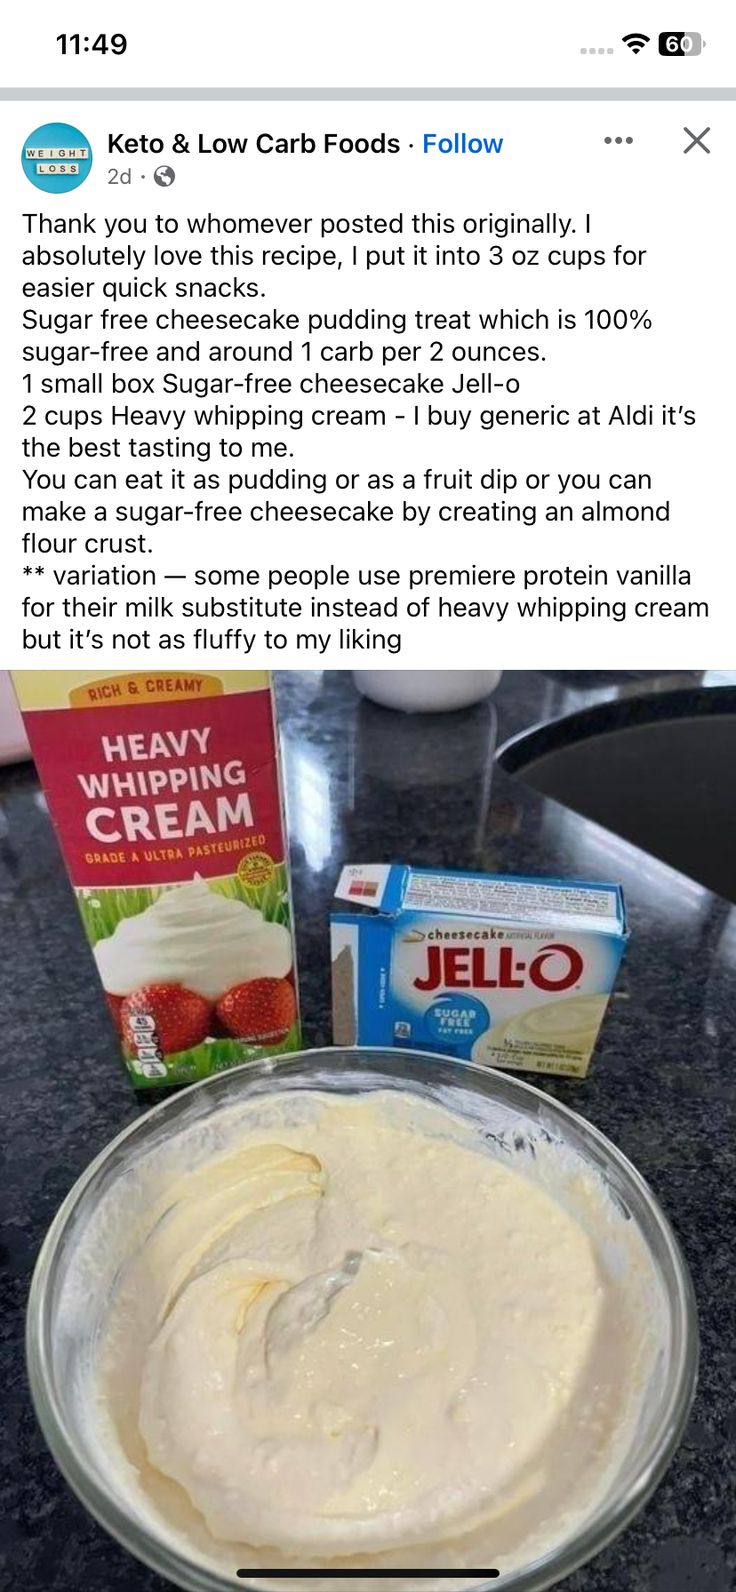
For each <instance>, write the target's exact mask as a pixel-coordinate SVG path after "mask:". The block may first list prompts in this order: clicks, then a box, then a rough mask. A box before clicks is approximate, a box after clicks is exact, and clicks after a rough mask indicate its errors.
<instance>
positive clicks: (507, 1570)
mask: <svg viewBox="0 0 736 1592" xmlns="http://www.w3.org/2000/svg"><path fill="white" fill-rule="evenodd" d="M28 1347H29V1367H30V1375H31V1382H32V1388H33V1394H34V1400H35V1403H36V1407H37V1411H38V1414H39V1418H40V1420H41V1424H42V1426H43V1429H44V1432H45V1435H46V1437H47V1440H48V1442H49V1445H50V1447H51V1449H52V1451H53V1453H54V1455H55V1457H56V1459H57V1461H58V1463H59V1465H60V1466H61V1469H62V1470H63V1472H64V1474H65V1475H66V1477H67V1479H68V1480H69V1482H70V1483H71V1485H72V1486H73V1487H74V1489H75V1490H76V1491H77V1493H78V1494H79V1496H80V1497H81V1498H82V1499H83V1501H84V1502H85V1503H86V1504H87V1506H88V1508H89V1509H90V1510H91V1511H92V1513H93V1514H94V1515H95V1516H96V1517H97V1518H98V1519H99V1520H100V1521H101V1522H102V1523H103V1524H104V1525H105V1526H106V1527H107V1528H108V1530H110V1531H111V1532H112V1533H113V1534H114V1535H115V1536H116V1537H117V1538H118V1539H119V1540H120V1541H122V1542H123V1543H124V1544H125V1545H126V1546H127V1547H128V1548H129V1549H130V1550H131V1551H132V1552H133V1553H135V1554H137V1555H138V1556H139V1557H140V1558H141V1559H143V1560H144V1561H145V1562H146V1563H148V1564H149V1565H152V1566H153V1567H154V1568H155V1569H157V1570H158V1571H159V1572H161V1573H162V1574H163V1575H165V1576H168V1578H169V1579H170V1580H171V1581H173V1582H174V1583H175V1584H177V1585H179V1586H182V1587H186V1588H193V1589H198V1588H201V1589H211V1592H216V1589H220V1588H224V1587H227V1586H231V1587H232V1586H234V1585H238V1584H240V1585H242V1584H243V1583H244V1581H245V1582H250V1583H251V1584H253V1585H263V1586H269V1585H273V1586H279V1585H283V1584H284V1583H283V1581H279V1572H282V1573H283V1572H287V1571H288V1572H289V1585H299V1584H300V1581H299V1576H298V1574H297V1573H296V1572H298V1571H299V1570H305V1571H307V1570H309V1571H310V1572H311V1574H310V1576H309V1578H306V1577H305V1579H304V1585H305V1586H313V1585H314V1584H315V1582H316V1583H317V1584H318V1585H324V1587H328V1586H329V1587H333V1588H334V1587H341V1586H344V1587H348V1586H351V1587H354V1586H355V1585H356V1584H357V1585H358V1586H360V1585H362V1584H363V1582H364V1583H365V1585H366V1586H371V1585H377V1584H378V1582H377V1580H376V1576H377V1574H378V1573H379V1572H380V1575H381V1578H382V1580H386V1579H387V1581H388V1585H389V1586H390V1585H392V1584H394V1585H396V1586H397V1587H398V1586H402V1587H409V1586H411V1585H412V1584H416V1585H417V1586H418V1585H420V1584H421V1585H422V1586H427V1585H432V1584H433V1578H432V1574H431V1572H432V1571H436V1572H437V1583H436V1584H437V1585H438V1586H439V1585H443V1586H448V1585H450V1586H456V1587H458V1588H464V1587H477V1586H482V1585H485V1584H486V1582H488V1583H489V1584H490V1580H491V1572H492V1571H493V1572H495V1571H498V1576H499V1579H500V1581H501V1584H504V1583H505V1584H506V1585H508V1586H513V1587H515V1588H518V1589H522V1588H525V1589H528V1592H531V1589H539V1588H542V1587H545V1586H549V1585H551V1584H553V1583H554V1582H555V1581H557V1580H559V1579H560V1578H561V1577H562V1576H564V1575H566V1574H568V1573H569V1572H570V1571H571V1570H572V1569H573V1568H574V1567H575V1566H576V1565H578V1564H580V1563H582V1562H583V1561H584V1560H585V1559H587V1558H589V1557H590V1556H591V1555H592V1554H593V1553H595V1552H596V1551H597V1550H598V1549H599V1548H600V1547H601V1546H603V1545H604V1544H605V1543H606V1542H608V1541H609V1540H610V1539H611V1538H612V1537H613V1536H615V1535H616V1534H617V1533H618V1532H619V1531H620V1530H621V1529H622V1528H623V1527H624V1525H625V1524H626V1523H627V1521H628V1520H629V1519H630V1518H631V1516H632V1515H633V1514H634V1513H635V1512H636V1510H637V1509H638V1508H640V1507H641V1505H642V1503H643V1502H644V1500H645V1499H646V1497H647V1496H648V1495H649V1493H650V1492H651V1490H652V1488H653V1487H654V1486H655V1485H656V1483H657V1481H658V1479H659V1477H660V1476H661V1474H662V1472H663V1470H664V1468H665V1466H666V1464H667V1462H668V1460H669V1459H670V1457H671V1455H672V1453H673V1451H674V1448H675V1447H676V1444H677V1442H678V1440H679V1437H680V1435H681V1432H682V1429H683V1425H684V1422H685V1419H686V1416H687V1412H688V1409H689V1405H690V1401H691V1398H692V1393H693V1388H694V1381H695V1368H696V1359H697V1328H696V1319H695V1310H694V1304H693V1299H692V1293H691V1288H690V1284H689V1280H688V1276H687V1272H686V1269H685V1266H684V1264H683V1261H682V1258H681V1256H680V1253H679V1250H678V1248H677V1245H676V1242H675V1240H674V1238H673V1236H672V1234H671V1232H670V1229H669V1227H668V1224H667V1222H666V1220H665V1218H664V1217H663V1215H662V1213H661V1212H660V1210H659V1208H658V1206H657V1205H656V1202H655V1201H654V1198H653V1196H652V1194H651V1193H650V1191H649V1190H648V1188H647V1186H646V1185H645V1184H644V1182H643V1181H642V1179H641V1178H640V1177H639V1176H638V1174H637V1173H636V1172H635V1170H634V1169H633V1167H631V1166H630V1165H629V1163H628V1162H626V1160H625V1159H624V1158H623V1157H622V1156H621V1155H620V1154H619V1153H618V1151H616V1149H615V1148H614V1147H613V1146H612V1145H611V1144H610V1143H609V1142H608V1141H607V1140H605V1139H604V1138H603V1137H602V1136H601V1135H600V1134H598V1133H597V1132H596V1131H595V1130H594V1129H593V1128H591V1127H590V1126H589V1125H588V1124H587V1123H585V1122H584V1121H583V1120H582V1119H580V1118H578V1117H576V1116H574V1115H573V1114H572V1113H571V1112H569V1111H567V1110H566V1109H565V1108H564V1107H562V1106H560V1105H558V1104H557V1103H556V1102H555V1101H553V1100H551V1099H548V1098H547V1097H546V1096H545V1095H543V1094H541V1093H540V1092H539V1091H537V1090H535V1089H533V1088H531V1087H530V1086H529V1085H526V1084H523V1083H521V1082H519V1081H518V1080H516V1079H512V1078H509V1077H507V1076H505V1075H499V1074H494V1073H491V1072H488V1071H485V1070H481V1069H479V1068H475V1067H472V1066H468V1065H467V1064H464V1063H460V1062H455V1061H448V1060H447V1059H446V1058H441V1057H437V1058H434V1057H433V1058H431V1064H428V1058H427V1057H416V1056H410V1055H408V1054H404V1053H399V1052H396V1051H392V1052H391V1053H390V1054H384V1053H381V1052H376V1051H366V1052H360V1051H350V1052H339V1051H323V1052H312V1053H311V1054H307V1055H304V1056H295V1057H285V1058H284V1059H283V1060H281V1061H277V1062H274V1061H273V1060H267V1061H261V1062H254V1063H252V1064H248V1065H246V1066H245V1067H241V1068H239V1069H237V1070H236V1071H234V1072H232V1073H228V1074H224V1075H221V1076H218V1077H213V1078H211V1079H208V1080H206V1081H205V1082H204V1083H202V1084H199V1085H197V1086H195V1087H194V1088H193V1089H191V1090H189V1091H188V1092H187V1093H186V1094H185V1095H182V1096H178V1097H176V1098H174V1099H172V1100H170V1101H167V1102H166V1104H165V1105H164V1106H162V1107H159V1108H157V1109H156V1110H154V1111H152V1112H151V1113H150V1114H149V1115H148V1116H147V1117H145V1118H144V1119H142V1120H141V1121H140V1122H138V1123H136V1124H135V1125H134V1126H133V1127H132V1128H129V1129H128V1130H127V1131H126V1132H125V1133H123V1134H122V1135H120V1137H119V1138H118V1139H117V1140H115V1141H114V1143H113V1144H112V1145H111V1146H109V1148H108V1149H107V1150H106V1151H104V1152H103V1154H102V1155H101V1156H99V1157H98V1159H97V1161H95V1162H94V1163H93V1165H92V1166H91V1167H90V1169H89V1171H88V1172H87V1173H86V1174H85V1176H84V1177H83V1178H82V1179H80V1181H79V1183H78V1184H77V1185H76V1186H75V1188H74V1189H73V1190H72V1192H71V1194H70V1195H69V1197H68V1199H67V1201H66V1202H65V1204H64V1206H62V1208H61V1210H60V1212H59V1214H58V1216H57V1218H56V1220H55V1222H54V1224H53V1226H52V1228H51V1231H50V1233H49V1235H48V1238H47V1240H46V1244H45V1246H44V1249H43V1251H42V1254H41V1257H40V1260H39V1263H38V1267H37V1271H36V1275H35V1278H34V1283H33V1289H32V1296H31V1302H30V1307H29V1337H28ZM319 1571H324V1576H323V1577H321V1576H320V1575H319V1573H318V1572H319ZM341 1572H343V1573H344V1574H343V1575H341ZM348 1572H349V1576H348ZM412 1572H422V1575H421V1581H420V1579H419V1575H418V1574H415V1575H414V1577H413V1575H412ZM440 1572H442V1578H440ZM448 1573H449V1574H450V1576H451V1578H450V1579H449V1580H448V1579H447V1576H448ZM495 1579H496V1577H495V1575H494V1578H493V1580H494V1584H495Z"/></svg>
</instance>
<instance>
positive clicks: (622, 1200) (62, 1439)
mask: <svg viewBox="0 0 736 1592" xmlns="http://www.w3.org/2000/svg"><path fill="white" fill-rule="evenodd" d="M376 1088H381V1089H400V1090H402V1091H407V1090H408V1091H414V1092H419V1093H420V1094H421V1095H422V1096H423V1097H424V1098H429V1099H437V1100H439V1101H440V1102H441V1103H442V1104H444V1105H445V1106H447V1107H449V1108H450V1109H452V1110H454V1111H455V1112H460V1113H461V1114H464V1115H467V1116H470V1117H471V1118H472V1119H473V1120H474V1121H475V1122H476V1123H477V1122H479V1121H480V1122H481V1123H482V1127H483V1131H484V1133H485V1134H486V1137H487V1142H488V1148H489V1153H491V1154H495V1155H497V1156H500V1157H502V1158H504V1159H506V1160H507V1161H508V1160H509V1158H510V1164H514V1161H515V1162H516V1163H517V1164H518V1166H519V1169H520V1170H524V1163H526V1168H527V1169H531V1167H532V1166H533V1163H534V1161H535V1159H536V1156H537V1151H538V1150H539V1151H540V1152H541V1151H542V1149H543V1147H546V1146H548V1145H549V1144H550V1142H551V1141H552V1143H553V1144H555V1145H561V1146H562V1147H563V1149H564V1154H565V1155H566V1156H567V1157H570V1156H572V1157H578V1158H579V1159H580V1160H581V1161H582V1162H583V1163H584V1166H585V1168H587V1169H592V1170H593V1172H594V1173H596V1174H597V1175H598V1176H599V1177H600V1178H602V1179H603V1181H604V1183H605V1185H606V1187H607V1190H608V1192H609V1194H610V1197H611V1199H612V1201H613V1204H614V1206H615V1208H616V1209H617V1211H618V1212H619V1213H620V1216H621V1220H622V1222H623V1221H633V1222H635V1223H636V1224H637V1226H638V1229H639V1233H640V1235H641V1237H642V1239H643V1242H644V1244H645V1246H646V1250H647V1252H648V1257H649V1261H650V1263H651V1267H652V1270H653V1272H654V1274H655V1275H656V1279H657V1282H658V1286H659V1290H660V1291H661V1295H662V1299H663V1301H664V1312H663V1341H662V1347H661V1351H660V1353H659V1355H658V1357H657V1363H656V1366H655V1369H654V1371H653V1373H652V1375H651V1376H650V1379H649V1382H648V1384H647V1387H646V1390H645V1392H644V1393H643V1396H642V1407H641V1411H640V1415H639V1419H638V1422H637V1423H636V1427H635V1430H634V1432H633V1435H632V1438H631V1442H630V1445H629V1448H628V1450H627V1452H626V1453H625V1456H624V1458H623V1459H622V1461H621V1463H620V1465H619V1468H618V1471H617V1472H616V1474H615V1476H614V1477H613V1480H612V1481H611V1483H610V1485H609V1487H608V1491H607V1493H606V1495H605V1497H604V1498H603V1499H602V1500H600V1502H599V1503H598V1505H597V1506H596V1508H595V1509H594V1511H593V1512H592V1513H591V1514H590V1515H589V1516H588V1517H587V1518H586V1519H585V1520H584V1521H583V1522H582V1524H581V1525H580V1526H579V1527H578V1528H577V1530H576V1531H575V1533H574V1534H573V1535H572V1536H570V1537H568V1539H567V1540H565V1541H564V1542H562V1543H561V1544H560V1545H559V1546H558V1547H556V1548H555V1549H554V1550H553V1551H552V1552H551V1553H548V1554H546V1555H545V1556H544V1557H543V1558H540V1559H537V1560H535V1561H534V1562H533V1563H531V1564H529V1565H526V1566H524V1568H522V1569H518V1570H513V1571H510V1572H508V1573H504V1575H503V1577H502V1582H503V1586H504V1588H506V1589H508V1592H511V1589H512V1588H513V1592H541V1589H542V1588H544V1587H549V1586H552V1585H554V1583H555V1582H557V1581H559V1580H561V1579H562V1578H563V1577H564V1576H566V1575H569V1574H570V1573H571V1571H573V1570H574V1569H576V1568H577V1567H578V1566H579V1565H581V1564H583V1563H584V1562H585V1561H586V1560H588V1559H590V1558H591V1557H592V1556H593V1555H594V1554H596V1553H598V1552H599V1551H600V1549H601V1548H603V1547H604V1546H605V1545H606V1544H607V1543H609V1542H611V1541H612V1539H613V1538H614V1537H616V1536H618V1534H619V1533H620V1532H621V1531H622V1530H623V1529H624V1527H625V1526H626V1525H627V1524H628V1523H629V1521H630V1520H631V1519H632V1518H633V1516H634V1515H635V1514H636V1513H637V1511H638V1510H640V1509H641V1508H642V1506H643V1504H644V1503H645V1502H646V1500H647V1498H648V1497H649V1496H650V1494H651V1493H652V1492H653V1490H654V1488H655V1487H656V1486H657V1483H658V1482H659V1480H660V1478H661V1476H662V1475H663V1473H664V1470H665V1469H666V1467H667V1465H668V1464H669V1462H670V1460H671V1458H672V1456H673V1454H674V1452H675V1449H676V1447H677V1444H678V1442H679V1440H680V1437H681V1435H682V1432H683V1428H684V1426H685V1422H686V1419H687V1416H688V1412H689V1409H690V1405H691V1402H692V1398H693V1393H694V1389H695V1381H696V1374H697V1358H698V1331H697V1314H696V1307H695V1300H694V1296H693V1290H692V1285H691V1282H690V1278H689V1275H688V1271H687V1267H686V1265H685V1263H684V1261H683V1258H682V1255H681V1253H680V1250H679V1247H678V1245H677V1242H676V1239H675V1237H674V1235H673V1233H672V1231H671V1228H670V1226H669V1223H668V1222H667V1220H666V1218H665V1216H664V1215H663V1213H662V1211H661V1210H660V1207H659V1205H658V1204H657V1201H656V1200H655V1198H654V1195H653V1194H652V1192H651V1190H650V1189H649V1188H648V1186H647V1184H646V1183H645V1182H644V1180H643V1178H642V1177H640V1175H639V1173H638V1172H637V1171H636V1169H635V1168H634V1167H633V1166H632V1165H631V1163H630V1162H629V1161H627V1160H626V1158H625V1156H623V1155H622V1154H621V1153H620V1151H619V1150H617V1149H616V1147H615V1146H614V1145H613V1144H611V1143H610V1141H609V1140H608V1139H606V1138H604V1136H603V1134H601V1133H599V1132H598V1131H597V1130H596V1129H595V1128H594V1127H592V1126H591V1125H590V1123H588V1122H586V1121H585V1120H584V1119H583V1118H582V1117H579V1116H577V1115H576V1114H575V1113H574V1112H572V1111H569V1110H568V1109H567V1108H566V1107H565V1106H562V1105H559V1104H558V1103H557V1101H555V1100H552V1099H550V1098H549V1096H547V1095H545V1094H543V1093H542V1092H541V1091H540V1090H538V1089H535V1088H533V1087H532V1086H531V1085H530V1084H527V1083H522V1082H521V1081H520V1080H519V1079H518V1078H515V1077H511V1076H509V1075H508V1074H505V1073H500V1072H491V1071H486V1070H484V1069H481V1068H479V1067H474V1066H472V1065H470V1064H469V1063H465V1062H459V1061H450V1060H448V1059H447V1058H445V1057H442V1056H437V1057H434V1056H429V1055H424V1056H417V1055H416V1054H411V1053H409V1052H403V1051H399V1050H392V1051H381V1050H378V1049H365V1050H362V1049H361V1050H345V1051H341V1050H318V1051H310V1052H305V1053H303V1054H301V1055H291V1056H286V1057H283V1058H277V1059H273V1058H269V1059H267V1060H265V1061H261V1062H248V1063H246V1064H245V1065H244V1066H241V1067H238V1068H235V1069H234V1070H233V1071H231V1072H225V1073H219V1074H217V1075H216V1076H215V1077H213V1078H208V1079H206V1080H205V1081H204V1082H202V1083H199V1084H196V1085H194V1086H193V1087H191V1088H189V1089H187V1090H186V1091H184V1092H183V1093H180V1094H176V1095H174V1096H172V1098H171V1099H170V1100H167V1101H165V1102H164V1104H163V1105H160V1106H157V1107H156V1108H155V1109H154V1110H152V1111H151V1112H149V1114H148V1115H147V1116H145V1117H142V1118H141V1120H140V1121H138V1122H135V1123H134V1124H133V1125H132V1126H131V1127H129V1128H126V1129H125V1131H124V1132H123V1133H121V1134H119V1135H118V1137H117V1138H116V1139H113V1141H112V1143H111V1144H109V1145H108V1146H107V1148H106V1149H104V1150H103V1151H102V1153H101V1154H100V1155H98V1156H97V1157H96V1159H95V1160H94V1161H93V1162H92V1164H91V1166H89V1167H88V1169H87V1171H86V1172H85V1173H84V1174H83V1176H82V1177H80V1178H79V1180H78V1182H77V1183H75V1185H74V1187H73V1188H72V1190H71V1192H70V1193H69V1194H68V1196H67V1198H66V1199H65V1201H64V1203H63V1205H62V1206H61V1208H60V1210H59V1211H58V1213H57V1215H56V1217H55V1219H54V1221H53V1223H52V1225H51V1227H50V1229H49V1232H48V1234H47V1237H46V1240H45V1243H44V1245H43V1248H42V1250H41V1253H40V1256H39V1259H38V1263H37V1266H36V1270H35V1273H34V1277H33V1283H32V1287H31V1294H30V1300H29V1307H28V1326H27V1353H28V1367H29V1375H30V1383H31V1391H32V1395H33V1401H34V1404H35V1407H36V1411H37V1414H38V1418H39V1421H40V1423H41V1427H42V1429H43V1432H44V1436H45V1438H46V1441H47V1443H48V1445H49V1448H50V1449H51V1452H52V1453H53V1455H54V1458H55V1460H56V1462H57V1464H58V1466H59V1468H60V1470H61V1471H62V1472H63V1474H64V1476H65V1477H66V1480H67V1481H68V1483H69V1485H70V1486H71V1487H72V1488H73V1489H74V1491H75V1493H76V1494H77V1496H78V1497H79V1498H80V1499H81V1501H82V1503H83V1504H85V1506H86V1507H87V1509H88V1510H89V1511H90V1513H91V1514H92V1515H94V1516H95V1518H96V1519H97V1520H98V1521H99V1522H100V1524H101V1525H103V1526H104V1527H105V1529H106V1530H107V1531H109V1532H110V1533H111V1535H112V1536H113V1537H115V1538H117V1540H118V1541H119V1542H121V1543H123V1544H124V1546H125V1547H126V1548H128V1549H129V1550H130V1552H131V1553H133V1554H135V1555H136V1557H137V1558H139V1559H141V1560H143V1562H144V1563H145V1564H148V1565H150V1566H151V1567H152V1568H153V1569H154V1570H157V1571H158V1572H159V1573H160V1574H161V1575H163V1576H166V1577H168V1579H169V1580H170V1581H172V1582H174V1584H175V1585H177V1586H179V1587H183V1588H186V1589H188V1592H226V1589H228V1588H230V1589H232V1587H233V1586H234V1585H235V1584H236V1583H235V1582H234V1581H233V1580H232V1579H231V1578H230V1577H229V1576H227V1575H224V1574H222V1573H220V1572H218V1571H217V1570H215V1569H212V1568H210V1567H209V1566H208V1565H203V1564H202V1563H200V1562H198V1561H197V1560H196V1558H194V1557H189V1556H187V1554H186V1552H185V1551H182V1549H181V1547H180V1546H177V1545H176V1544H175V1543H174V1542H172V1540H171V1538H170V1537H167V1536H166V1534H165V1533H164V1532H163V1531H161V1532H160V1533H159V1532H158V1531H157V1529H156V1527H155V1524H154V1523H153V1522H148V1521H144V1520H142V1518H141V1517H140V1516H139V1515H137V1514H135V1513H134V1512H133V1510H132V1508H131V1507H128V1506H127V1505H126V1501H125V1499H124V1498H123V1497H121V1494H120V1489H119V1487H116V1481H115V1474H114V1472H113V1469H112V1465H111V1471H110V1474H104V1469H103V1467H101V1464H100V1456H99V1450H98V1449H93V1446H92V1445H91V1442H90V1436H89V1431H88V1428H87V1427H86V1425H85V1421H84V1419H83V1399H80V1394H79V1389H80V1386H82V1385H83V1383H84V1379H85V1377H86V1376H88V1374H89V1367H90V1365H91V1363H92V1361H93V1357H94V1349H95V1342H96V1341H97V1340H98V1338H99V1332H100V1327H101V1324H102V1322H103V1319H104V1311H105V1309H106V1306H107V1303H108V1302H109V1297H110V1293H109V1289H110V1287H111V1286H114V1276H115V1270H116V1267H117V1266H119V1264H120V1262H121V1260H122V1259H123V1258H124V1257H123V1256H122V1255H121V1256H117V1257H116V1256H114V1255H113V1256H106V1257H105V1264H106V1265H107V1268H108V1285H107V1288H104V1287H103V1288H100V1287H99V1285H98V1286H97V1292H98V1294H99V1295H100V1297H98V1298H97V1299H95V1279H94V1277H93V1275H92V1274H91V1273H90V1268H89V1255H87V1257H86V1259H85V1258H84V1248H85V1246H84V1236H85V1233H88V1234H89V1233H90V1232H91V1228H90V1224H91V1222H92V1221H93V1218H94V1216H95V1213H96V1212H97V1210H98V1208H99V1207H100V1203H101V1201H102V1200H103V1199H105V1197H106V1196H107V1195H108V1194H109V1193H110V1191H113V1193H114V1196H115V1197H116V1198H117V1199H118V1200H119V1201H120V1203H121V1206H122V1204H123V1202H124V1201H125V1198H126V1182H127V1183H128V1187H130V1178H131V1172H132V1171H133V1169H134V1168H135V1166H136V1163H137V1162H138V1161H139V1160H140V1158H141V1157H143V1156H145V1157H148V1156H150V1155H151V1154H155V1153H156V1149H157V1147H158V1146H161V1145H162V1144H164V1143H165V1142H167V1141H169V1140H170V1138H171V1136H172V1135H176V1134H177V1133H178V1132H180V1131H181V1130H183V1129H188V1128H189V1127H191V1126H194V1125H197V1127H198V1128H199V1127H200V1126H202V1125H203V1126H204V1127H205V1131H207V1132H209V1130H210V1125H212V1131H213V1133H214V1132H215V1123H216V1114H217V1113H218V1112H220V1111H221V1110H222V1108H223V1107H225V1106H229V1105H232V1104H237V1102H238V1101H241V1100H242V1099H243V1098H244V1097H245V1096H249V1097H250V1096H252V1095H255V1094H260V1095H263V1094H273V1092H275V1091H284V1090H292V1089H300V1090H302V1089H303V1090H314V1089H320V1090H328V1091H336V1092H338V1093H343V1094H344V1093H356V1092H364V1091H366V1090H372V1089H376ZM85 1268H86V1270H85ZM80 1283H81V1287H82V1290H84V1289H85V1288H86V1289H87V1296H88V1299H89V1307H88V1308H84V1309H82V1310H80V1309H76V1310H75V1311H70V1310H69V1309H68V1308H65V1297H66V1299H67V1301H68V1298H69V1290H72V1292H74V1293H75V1296H76V1297H77V1298H78V1297H79V1296H80ZM83 1296H84V1294H83ZM384 1573H385V1572H384ZM461 1574H462V1572H459V1576H461ZM369 1576H370V1571H366V1578H368V1577H369ZM277 1577H278V1572H274V1571H272V1572H270V1574H269V1579H270V1580H275V1579H277ZM336 1579H337V1576H336ZM399 1579H400V1578H399V1577H397V1580H399ZM239 1584H240V1585H241V1586H242V1585H244V1581H243V1580H241V1581H240V1582H239ZM394 1584H396V1583H395V1582H394ZM495 1585H496V1582H495V1581H491V1580H488V1581H486V1582H478V1583H476V1587H477V1592H480V1589H481V1588H483V1589H484V1592H486V1589H488V1592H490V1588H491V1587H493V1586H495Z"/></svg>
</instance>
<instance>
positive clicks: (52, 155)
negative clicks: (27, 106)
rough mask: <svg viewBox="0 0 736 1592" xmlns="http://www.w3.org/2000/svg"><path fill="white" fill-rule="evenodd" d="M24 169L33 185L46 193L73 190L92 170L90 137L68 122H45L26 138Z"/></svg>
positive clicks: (22, 160)
mask: <svg viewBox="0 0 736 1592" xmlns="http://www.w3.org/2000/svg"><path fill="white" fill-rule="evenodd" d="M21 162H22V165H23V170H24V172H25V174H26V176H27V178H28V181H29V182H32V183H33V186H34V188H41V189H42V190H43V192H44V193H70V192H71V190H72V188H78V187H79V185H80V183H83V182H84V180H85V177H88V176H89V174H90V171H91V170H92V150H91V149H90V147H89V140H88V139H86V138H85V136H84V133H80V131H79V128H78V127H70V126H69V123H68V122H44V125H43V127H37V128H36V131H35V133H31V135H30V137H29V138H27V139H26V141H25V143H24V145H23V149H22V151H21Z"/></svg>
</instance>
